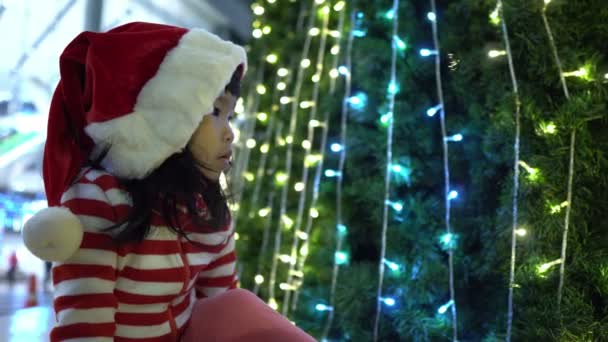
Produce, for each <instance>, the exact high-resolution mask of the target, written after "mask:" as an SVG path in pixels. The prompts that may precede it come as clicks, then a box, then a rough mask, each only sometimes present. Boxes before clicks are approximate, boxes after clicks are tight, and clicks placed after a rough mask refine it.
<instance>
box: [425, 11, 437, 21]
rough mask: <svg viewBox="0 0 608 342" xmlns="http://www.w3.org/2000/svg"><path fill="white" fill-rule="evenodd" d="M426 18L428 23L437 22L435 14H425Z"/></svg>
mask: <svg viewBox="0 0 608 342" xmlns="http://www.w3.org/2000/svg"><path fill="white" fill-rule="evenodd" d="M426 17H427V19H428V20H430V21H435V20H437V15H435V12H429V13H427V14H426Z"/></svg>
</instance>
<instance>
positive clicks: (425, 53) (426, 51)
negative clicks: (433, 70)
mask: <svg viewBox="0 0 608 342" xmlns="http://www.w3.org/2000/svg"><path fill="white" fill-rule="evenodd" d="M436 54H437V51H435V50H429V49H420V56H422V57H428V56H430V55H436Z"/></svg>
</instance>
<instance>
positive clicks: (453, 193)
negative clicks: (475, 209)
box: [448, 190, 458, 200]
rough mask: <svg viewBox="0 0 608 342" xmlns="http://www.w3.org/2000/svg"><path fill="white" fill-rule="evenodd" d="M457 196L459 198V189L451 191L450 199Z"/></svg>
mask: <svg viewBox="0 0 608 342" xmlns="http://www.w3.org/2000/svg"><path fill="white" fill-rule="evenodd" d="M456 198H458V191H456V190H452V191H450V193H449V194H448V199H449V200H453V199H456Z"/></svg>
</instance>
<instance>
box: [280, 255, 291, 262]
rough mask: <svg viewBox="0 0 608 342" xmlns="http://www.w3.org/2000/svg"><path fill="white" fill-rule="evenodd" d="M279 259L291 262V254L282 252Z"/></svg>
mask: <svg viewBox="0 0 608 342" xmlns="http://www.w3.org/2000/svg"><path fill="white" fill-rule="evenodd" d="M279 260H281V262H283V263H286V264H289V263H290V262H291V256H290V255H288V254H281V255H279Z"/></svg>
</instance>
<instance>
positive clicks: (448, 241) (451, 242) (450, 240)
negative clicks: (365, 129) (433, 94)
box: [420, 0, 463, 342]
mask: <svg viewBox="0 0 608 342" xmlns="http://www.w3.org/2000/svg"><path fill="white" fill-rule="evenodd" d="M430 4H431V12H433V13H437V9H436V5H435V0H430ZM431 28H432V32H433V46H434V50H427V51H423V50H425V49H423V50H420V55H421V56H423V57H425V56H428V55H434V56H435V85H436V88H437V98H438V100H439V103H438V106H439V107H437V110H438V111H439V123H440V126H441V135H442V137H443V139H442V140H443V174H444V200H445V234H444V235H443V237H442V242H443V247H444V249H445V250H446V251H447V253H448V271H449V284H448V285H449V291H450V301H449V302H448V303H450V305H449V307H450V308H451V313H452V341H454V342H456V341H458V316H457V310H456V292H455V289H454V248H455V247H456V238H455V234H453V233H452V227H451V223H450V215H451V199H452V198H450V197H453V193H452V192H451V190H450V168H449V164H448V160H449V152H448V151H449V148H448V142H450V141H462V138H463V137H462V135H461V134H455V135H453V136H450V137H448V136H447V129H446V123H445V116H446V115H445V106H444V103H445V102H444V99H443V84H442V77H441V57H440V54H439V49H440V46H439V35H438V32H437V31H438V30H437V20H431ZM427 52H428V53H427ZM428 114H429V113H428V112H427V115H428ZM433 115H434V114H433ZM452 191H453V190H452ZM451 195H452V196H451ZM447 309H448V307H445V309H444V312H445V311H447Z"/></svg>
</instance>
